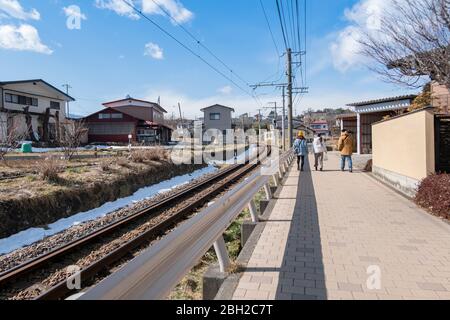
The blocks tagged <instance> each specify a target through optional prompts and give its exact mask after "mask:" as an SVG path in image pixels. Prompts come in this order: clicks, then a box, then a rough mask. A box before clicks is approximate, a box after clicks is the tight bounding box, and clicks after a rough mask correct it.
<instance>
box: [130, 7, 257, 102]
mask: <svg viewBox="0 0 450 320" xmlns="http://www.w3.org/2000/svg"><path fill="white" fill-rule="evenodd" d="M122 1H123V2H124V3H125V4H126V5H127V6H129V7H130V8H131V9H133V11H135V12H136V13H137V14H138V15H140V16H141V17H143V18H144V19H145V20H147V21H149V22H150V23H151V24H153V25H154V26H155V27H156V28H158V29H159V30H160V31H161V32H163V33H164V34H165V35H167V36H168V37H170V38H171V39H172V40H174V41H175V42H176V43H178V44H179V45H180V46H182V47H183V48H184V49H186V50H187V51H188V52H189V53H191V54H192V55H194V56H196V57H197V58H198V59H200V60H201V61H202V62H203V63H205V64H206V65H207V66H209V67H210V68H211V69H212V70H214V71H215V72H217V73H218V74H219V75H221V76H222V77H224V78H225V79H227V80H228V81H230V82H231V83H232V84H233V85H235V86H236V87H237V88H239V89H240V90H242V91H243V92H245V93H246V94H248V95H249V96H251V97H253V98H254V95H252V94H251V93H250V92H249V91H247V90H245V89H244V88H242V87H241V86H240V85H239V84H237V83H236V82H235V81H234V80H233V79H231V78H230V77H228V76H227V75H226V74H224V73H223V72H222V71H220V70H219V69H217V68H216V67H215V66H213V65H212V64H211V63H209V62H208V61H207V60H205V59H204V58H203V57H202V56H200V55H199V54H198V53H196V52H195V51H194V50H192V49H191V48H189V47H188V46H187V45H186V44H184V43H183V42H181V41H180V40H178V39H177V38H176V37H175V36H174V35H172V34H171V33H170V32H169V31H167V30H166V29H164V28H163V27H161V26H160V25H159V24H158V23H156V22H155V21H153V20H152V19H150V18H149V17H148V16H147V15H145V14H144V13H142V11H141V10H139V9H138V8H136V7H135V6H134V5H133V4H131V3H130V2H128V1H127V0H122ZM255 101H256V100H255Z"/></svg>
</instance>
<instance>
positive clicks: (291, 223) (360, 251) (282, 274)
mask: <svg viewBox="0 0 450 320" xmlns="http://www.w3.org/2000/svg"><path fill="white" fill-rule="evenodd" d="M309 161H310V162H311V157H310V159H309ZM337 169H339V157H338V156H337V155H336V154H333V153H330V155H329V161H327V162H326V163H325V170H330V171H324V172H315V171H313V172H311V171H309V170H307V171H305V172H302V173H299V172H298V171H296V170H295V169H293V170H291V171H290V172H289V175H288V178H287V181H286V182H285V185H284V186H283V188H282V190H281V193H280V195H279V199H278V200H276V203H275V206H274V209H273V211H272V214H271V216H270V217H269V220H268V222H267V223H266V225H265V228H264V230H263V232H262V234H261V236H260V239H259V241H258V244H257V246H256V248H255V251H254V253H253V255H252V257H251V259H250V261H249V267H248V270H247V271H245V272H244V275H243V277H242V278H241V279H240V281H239V284H238V286H237V289H236V291H235V294H234V298H235V299H278V300H292V299H293V300H300V299H306V298H314V299H325V298H326V299H333V300H339V299H382V300H397V299H447V300H448V299H450V269H449V265H450V225H449V224H448V223H446V222H443V221H441V220H440V219H438V218H436V217H433V216H431V215H429V214H428V213H426V212H425V211H424V210H422V209H420V208H418V207H417V206H416V205H415V204H414V203H412V202H411V201H409V200H407V199H406V198H403V197H402V196H400V195H398V194H397V193H395V192H393V191H392V190H391V189H389V188H387V187H386V186H384V185H382V184H380V183H378V182H377V181H375V180H374V179H372V178H371V177H369V176H368V175H367V174H365V173H362V172H358V171H355V172H354V173H353V174H350V173H348V172H341V171H340V170H337ZM374 268H375V269H374ZM374 270H375V271H376V272H375V271H374ZM378 271H380V274H379V276H380V278H379V280H380V283H379V284H380V285H381V288H380V289H379V290H371V288H370V287H368V286H367V283H371V282H370V281H368V280H370V279H372V278H371V277H374V276H375V275H376V274H375V273H377V272H378ZM374 272H375V273H374ZM372 280H373V279H372Z"/></svg>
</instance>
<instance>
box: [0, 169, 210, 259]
mask: <svg viewBox="0 0 450 320" xmlns="http://www.w3.org/2000/svg"><path fill="white" fill-rule="evenodd" d="M216 170H217V168H216V167H214V166H208V167H206V168H203V169H199V170H196V171H194V172H193V173H190V174H185V175H182V176H178V177H174V178H172V179H169V180H166V181H162V182H160V183H158V184H155V185H152V186H149V187H144V188H141V189H139V190H138V191H136V192H135V193H134V194H132V195H131V196H128V197H125V198H121V199H117V200H115V201H112V202H107V203H105V204H103V205H102V206H100V207H98V208H95V209H92V210H89V211H86V212H81V213H78V214H75V215H73V216H71V217H68V218H63V219H60V220H58V221H56V222H54V223H52V224H49V225H48V226H47V227H46V229H44V228H29V229H27V230H24V231H21V232H19V233H16V234H14V235H12V236H10V237H8V238H4V239H0V255H1V254H6V253H9V252H11V251H14V250H17V249H19V248H22V247H24V246H27V245H30V244H33V243H35V242H37V241H39V240H42V239H44V238H45V237H48V236H52V235H54V234H56V233H58V232H61V231H64V230H66V229H68V228H70V227H72V226H76V225H79V224H81V223H84V222H87V221H91V220H95V219H97V218H99V217H105V216H106V215H108V214H109V213H112V212H114V211H116V210H119V209H121V208H124V207H127V206H129V205H130V203H136V202H138V201H141V200H144V199H150V198H151V197H153V196H155V195H157V194H160V193H164V192H168V191H170V190H173V189H175V188H177V187H180V186H182V185H185V184H187V183H189V182H190V181H192V180H194V179H197V178H199V177H201V176H203V175H205V174H208V173H213V172H215V171H216Z"/></svg>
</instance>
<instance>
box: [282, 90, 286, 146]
mask: <svg viewBox="0 0 450 320" xmlns="http://www.w3.org/2000/svg"><path fill="white" fill-rule="evenodd" d="M282 90H283V119H282V121H281V127H282V128H281V138H282V139H283V151H286V101H285V100H286V97H285V96H286V92H285V90H286V87H284V86H283V87H282Z"/></svg>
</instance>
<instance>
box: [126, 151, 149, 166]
mask: <svg viewBox="0 0 450 320" xmlns="http://www.w3.org/2000/svg"><path fill="white" fill-rule="evenodd" d="M146 157H147V155H146V150H134V151H132V152H131V153H130V160H131V161H133V162H136V163H143V162H144V161H145V160H146Z"/></svg>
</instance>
